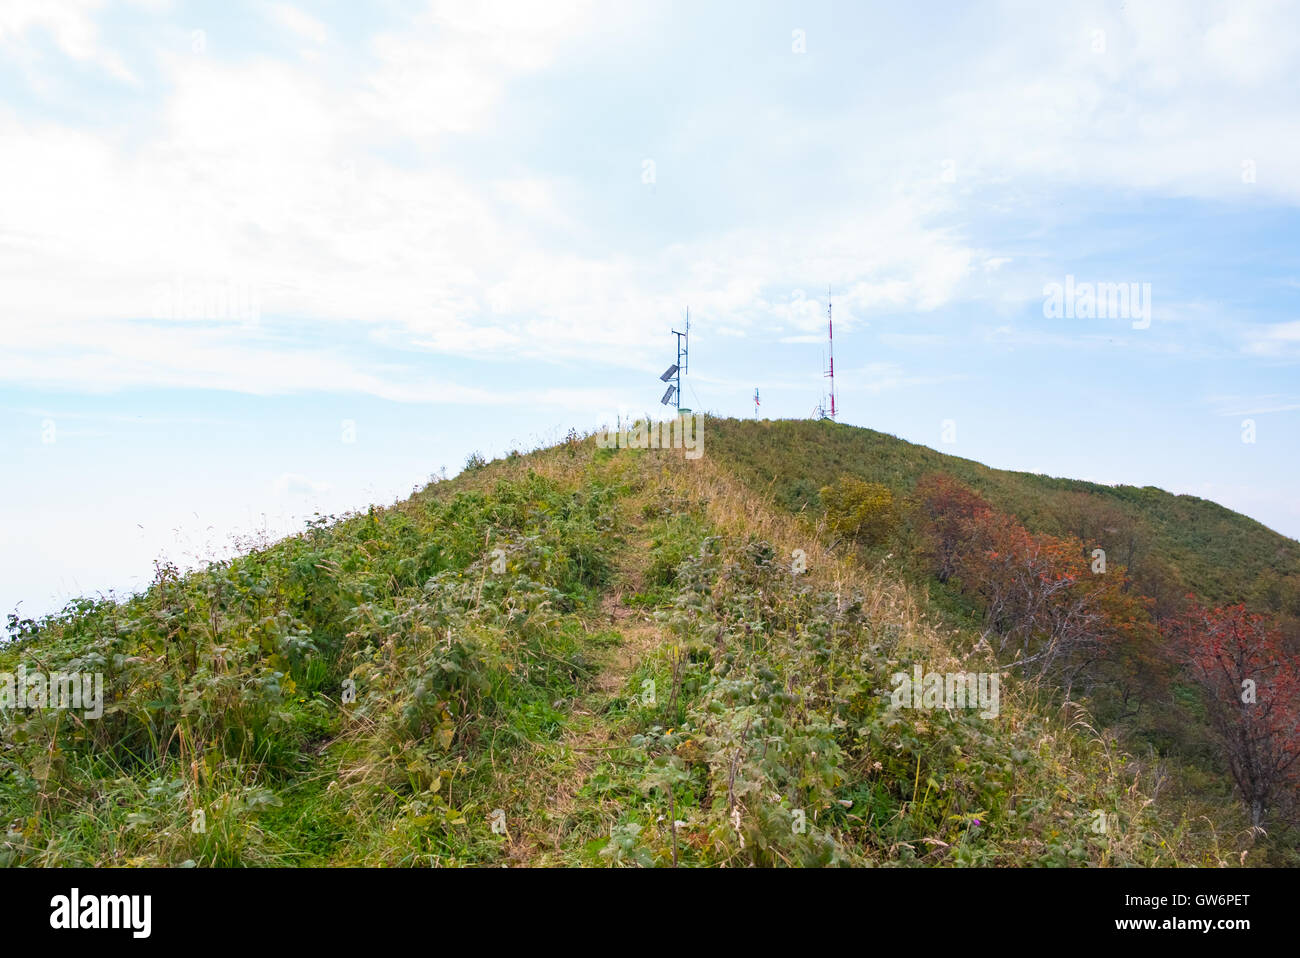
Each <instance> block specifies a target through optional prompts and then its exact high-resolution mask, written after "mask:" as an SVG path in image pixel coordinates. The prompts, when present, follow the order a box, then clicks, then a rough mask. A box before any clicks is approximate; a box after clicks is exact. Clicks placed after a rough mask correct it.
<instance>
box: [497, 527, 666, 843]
mask: <svg viewBox="0 0 1300 958" xmlns="http://www.w3.org/2000/svg"><path fill="white" fill-rule="evenodd" d="M641 535H642V533H641V531H640V530H634V535H633V542H631V543H628V544H627V545H625V546H624V548H623V549H621V550H620V551H619V553H618V554H617V555H616V557H615V574H614V577H613V581H612V583H611V585H610V588H609V591H608V592H607V593H606V594H605V596H604V598H603V599H602V601H601V604H600V608H599V612H598V613H597V614H596V615H595V616H593V620H592V622H591V624H590V628H589V634H590V636H591V638H592V641H593V653H592V658H593V660H594V661H595V662H596V663H597V665H598V667H599V671H598V672H597V673H596V676H595V678H594V679H593V681H592V682H591V683H590V684H589V685H588V686H587V687H586V689H585V691H584V692H583V693H582V694H580V695H579V696H578V697H577V698H576V699H575V700H574V702H573V704H572V708H571V709H570V712H569V721H568V723H567V724H566V727H565V730H564V732H563V734H562V735H561V736H560V737H559V738H558V739H557V740H555V741H554V742H550V743H547V744H546V745H544V746H541V747H539V750H538V753H537V754H536V756H535V758H534V760H533V762H532V766H533V769H534V771H533V772H532V773H531V776H530V777H533V778H535V779H537V780H538V781H537V782H536V783H535V784H536V785H538V786H540V788H538V789H537V792H536V793H538V794H540V795H541V796H542V797H541V800H540V808H538V809H537V810H536V812H534V813H532V814H530V815H528V816H527V820H528V831H527V834H521V835H519V836H515V837H514V840H513V841H512V842H511V844H510V846H509V857H510V863H511V864H513V865H518V866H545V865H561V864H563V865H575V864H583V863H586V864H591V863H592V856H591V853H590V851H589V849H588V845H589V844H591V843H593V842H596V841H597V840H599V841H600V842H602V843H603V841H604V840H605V839H606V838H608V836H609V829H610V826H611V825H613V824H614V823H615V822H616V821H617V819H618V817H619V806H618V803H616V802H614V801H611V800H609V799H597V800H595V801H593V796H591V795H586V796H584V795H583V791H584V789H585V788H586V787H587V785H588V783H589V781H590V780H591V778H592V776H593V774H595V773H596V772H597V771H598V770H599V769H601V767H602V766H607V765H609V764H610V763H614V762H617V761H618V757H619V755H618V753H619V751H620V750H621V746H622V745H623V743H624V742H625V741H626V739H627V737H628V735H629V734H630V732H628V731H627V727H628V726H630V724H631V723H630V722H629V721H628V720H627V716H626V713H625V712H624V711H623V709H622V707H621V706H622V705H623V704H625V703H626V695H627V694H628V689H627V685H628V681H629V677H630V676H631V675H632V673H633V672H634V671H635V670H636V669H637V667H638V666H639V665H640V664H641V663H642V662H643V661H645V660H646V659H647V658H648V657H650V656H652V655H653V654H654V653H655V651H656V650H657V649H658V647H659V645H660V643H661V641H662V636H661V633H660V630H659V628H658V626H657V625H656V624H655V623H654V622H653V621H652V619H651V617H650V614H649V613H648V612H647V611H645V610H642V609H636V608H633V607H632V606H631V605H629V604H628V599H629V598H630V597H631V596H633V595H635V594H637V593H638V592H640V591H641V589H642V588H643V575H644V570H645V566H646V564H647V562H648V560H649V551H650V542H649V541H648V540H643V539H642V538H641ZM532 791H533V789H531V788H530V792H532ZM580 796H581V797H582V798H581V801H580V800H579V799H580Z"/></svg>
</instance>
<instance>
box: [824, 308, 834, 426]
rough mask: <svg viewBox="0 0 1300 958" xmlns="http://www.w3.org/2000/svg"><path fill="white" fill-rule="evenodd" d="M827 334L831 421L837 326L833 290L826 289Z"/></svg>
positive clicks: (827, 375)
mask: <svg viewBox="0 0 1300 958" xmlns="http://www.w3.org/2000/svg"><path fill="white" fill-rule="evenodd" d="M826 334H827V336H828V337H829V340H830V345H829V349H830V352H829V353H828V356H829V359H830V366H829V368H827V370H826V377H827V378H828V379H830V381H831V419H834V418H835V326H834V324H833V323H832V321H831V288H830V287H829V286H827V287H826Z"/></svg>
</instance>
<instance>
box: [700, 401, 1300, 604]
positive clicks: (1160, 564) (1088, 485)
mask: <svg viewBox="0 0 1300 958" xmlns="http://www.w3.org/2000/svg"><path fill="white" fill-rule="evenodd" d="M709 426H710V431H709V437H708V441H709V452H710V454H711V455H712V456H714V457H716V458H720V459H722V460H724V461H725V462H726V463H727V465H728V468H730V469H732V470H733V471H734V472H735V473H736V475H737V476H738V477H739V478H741V479H742V480H743V481H745V482H746V483H748V484H750V485H752V486H753V487H754V488H756V489H762V490H766V491H769V492H770V493H771V495H772V496H773V498H774V499H775V500H776V501H777V502H778V503H781V504H782V505H784V506H786V507H787V508H790V509H792V510H796V511H798V510H800V509H804V508H815V507H816V503H817V491H818V490H819V489H820V488H821V487H823V486H826V485H828V484H830V483H831V482H833V481H834V480H836V479H838V478H839V477H840V476H842V475H853V476H858V477H860V478H862V479H865V480H868V481H871V482H879V483H882V484H884V485H886V486H889V487H890V488H892V489H894V490H895V491H896V492H899V493H907V492H910V491H911V489H912V488H913V487H914V486H915V484H916V480H917V479H918V478H919V477H920V476H922V475H924V474H926V473H928V472H943V473H947V474H949V475H951V476H954V477H956V478H958V479H960V480H962V481H963V482H965V483H967V484H968V485H970V486H971V487H973V488H975V489H976V490H978V491H979V492H980V493H982V494H983V495H984V496H985V497H986V498H988V500H989V501H990V502H991V503H992V504H993V505H994V506H995V507H997V508H998V509H1000V510H1002V511H1004V512H1007V513H1009V514H1011V515H1014V516H1017V517H1018V518H1019V519H1020V520H1021V521H1023V522H1024V523H1026V525H1028V526H1029V527H1030V528H1031V529H1033V530H1035V531H1041V532H1047V533H1051V534H1056V535H1059V534H1063V533H1067V532H1073V533H1076V534H1078V533H1080V532H1083V533H1084V535H1081V536H1080V538H1084V539H1085V540H1089V539H1091V538H1092V535H1091V534H1090V533H1095V535H1096V538H1097V541H1098V543H1099V544H1103V545H1105V546H1106V547H1107V549H1108V551H1109V552H1111V553H1112V555H1113V556H1115V557H1117V558H1118V559H1120V560H1125V559H1129V560H1131V561H1128V562H1125V563H1124V564H1125V565H1131V566H1132V567H1133V568H1132V571H1133V572H1134V573H1135V574H1141V573H1142V572H1143V571H1145V570H1144V566H1146V567H1151V566H1154V567H1155V568H1152V569H1151V571H1152V573H1153V574H1155V573H1157V572H1159V573H1162V574H1166V575H1173V576H1174V577H1175V578H1176V581H1177V585H1178V587H1180V588H1183V590H1184V591H1188V590H1190V591H1194V592H1196V593H1197V594H1198V595H1200V596H1201V597H1203V598H1204V599H1205V600H1206V601H1208V602H1212V603H1215V604H1219V603H1232V602H1249V601H1251V600H1254V599H1260V598H1261V595H1260V584H1261V582H1264V581H1266V580H1271V579H1275V580H1281V581H1282V582H1283V583H1284V585H1285V586H1286V587H1287V588H1288V589H1289V591H1288V592H1287V594H1286V597H1285V598H1284V599H1282V600H1281V602H1287V601H1289V602H1291V603H1298V602H1300V542H1297V541H1296V540H1294V539H1290V538H1287V537H1286V536H1283V535H1280V534H1279V533H1276V532H1274V531H1273V530H1271V529H1269V528H1268V527H1266V526H1264V525H1262V524H1261V523H1259V522H1256V521H1255V520H1254V519H1250V518H1248V517H1247V516H1243V515H1241V514H1240V513H1236V512H1233V511H1232V510H1230V509H1226V508H1224V507H1223V506H1221V505H1219V504H1218V503H1215V502H1211V501H1209V500H1206V499H1200V498H1197V497H1196V496H1185V495H1174V494H1172V493H1169V492H1165V491H1164V490H1162V489H1157V488H1154V487H1152V486H1145V487H1137V486H1123V485H1120V486H1105V485H1100V484H1098V483H1093V482H1084V481H1082V480H1077V479H1056V478H1051V477H1049V476H1043V475H1036V474H1033V473H1026V472H1013V471H1009V470H1004V469H992V468H990V467H988V466H985V465H982V464H981V463H978V462H974V461H972V460H969V459H962V458H960V457H958V456H951V455H946V454H944V453H940V452H937V451H935V450H933V449H930V448H928V447H926V446H918V445H915V444H913V443H910V442H907V441H905V440H902V439H898V438H895V437H894V436H890V435H887V434H885V433H880V432H876V431H875V430H872V429H863V428H859V427H854V426H845V425H841V424H837V423H832V422H829V421H821V422H813V421H808V420H778V421H762V422H755V421H752V420H736V419H719V420H712V419H711V420H709ZM1089 499H1091V500H1092V502H1091V506H1090V507H1087V506H1085V505H1084V503H1085V502H1086V501H1087V500H1089ZM1089 512H1091V513H1092V514H1091V515H1089ZM1090 518H1091V519H1093V520H1096V522H1097V528H1093V529H1089V527H1088V520H1089V519H1090ZM1103 520H1104V525H1102V521H1103ZM1106 528H1113V529H1115V530H1116V532H1115V533H1110V534H1108V533H1107V532H1106V531H1105V529H1106ZM1280 607H1281V606H1280V605H1279V606H1278V608H1280ZM1274 611H1277V608H1275V609H1274ZM1292 613H1293V614H1297V613H1300V608H1295V609H1294V610H1292Z"/></svg>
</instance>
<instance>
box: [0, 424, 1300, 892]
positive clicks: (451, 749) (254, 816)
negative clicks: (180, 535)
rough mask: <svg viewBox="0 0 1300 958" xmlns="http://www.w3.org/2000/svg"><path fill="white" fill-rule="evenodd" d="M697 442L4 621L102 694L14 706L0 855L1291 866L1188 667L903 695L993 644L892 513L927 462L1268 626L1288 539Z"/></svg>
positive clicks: (765, 433)
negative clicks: (87, 708)
mask: <svg viewBox="0 0 1300 958" xmlns="http://www.w3.org/2000/svg"><path fill="white" fill-rule="evenodd" d="M704 451H705V454H704V456H703V457H702V458H700V459H698V460H694V461H690V460H687V459H685V458H684V457H683V456H682V454H681V452H680V451H677V450H636V449H621V450H612V449H598V448H596V445H595V443H594V442H593V440H592V439H591V438H577V437H572V438H571V439H570V440H569V441H567V442H565V443H562V444H560V445H558V446H556V447H553V448H549V449H543V450H538V451H536V452H533V453H529V454H526V455H519V454H512V455H511V456H509V457H507V458H505V459H502V460H498V461H495V462H492V463H488V464H486V465H479V464H478V463H477V462H475V463H474V467H473V468H471V469H468V470H467V471H466V472H464V473H462V474H461V475H460V476H458V477H457V478H455V479H453V480H450V481H443V482H436V483H433V484H431V485H429V486H428V487H426V488H425V489H423V490H422V491H420V492H418V493H416V494H415V495H413V496H412V497H411V498H409V499H407V500H405V501H403V502H398V503H396V504H394V505H392V506H389V507H384V508H378V507H376V508H371V509H369V510H368V511H366V512H364V513H359V514H354V515H348V516H344V517H328V518H323V519H321V520H320V521H319V522H316V523H313V524H312V525H311V527H310V528H308V529H307V530H305V531H304V532H303V533H301V534H300V535H297V536H294V537H291V538H288V539H285V540H283V541H281V542H278V543H276V544H274V545H272V546H270V547H268V548H265V549H262V550H259V551H256V552H253V553H251V554H248V555H245V556H241V557H239V558H237V559H234V560H232V561H229V562H219V563H214V564H213V565H211V566H209V567H208V568H206V569H204V570H201V571H197V572H193V573H188V574H180V573H178V572H177V571H176V570H174V569H171V568H167V567H160V568H159V569H158V571H157V575H156V578H155V581H154V584H153V585H152V586H151V587H150V588H149V589H148V590H147V591H145V592H144V593H142V594H141V595H138V596H135V597H131V598H128V599H126V600H123V601H111V600H106V599H83V600H79V601H77V602H74V603H71V604H70V605H69V606H68V607H67V609H65V610H64V612H63V613H61V614H59V615H55V616H50V617H48V618H46V619H44V620H42V621H39V622H31V621H19V620H16V619H11V623H10V635H11V639H10V641H9V642H8V643H7V644H6V645H4V646H3V647H0V671H8V672H13V671H15V670H16V669H17V668H18V666H19V665H20V664H22V665H25V666H26V668H27V669H29V670H37V669H39V670H41V671H43V672H46V673H50V672H55V671H59V670H63V671H70V670H81V671H89V672H101V673H103V675H104V680H105V710H104V715H103V717H102V718H99V719H95V720H88V719H84V718H83V717H82V715H81V713H80V712H73V711H55V710H49V709H47V710H43V711H26V712H11V713H9V714H6V715H5V716H4V717H3V718H0V806H3V807H4V808H5V809H7V810H8V812H7V814H8V816H9V821H8V822H6V825H7V833H6V835H5V836H4V837H3V839H0V863H2V864H9V865H135V864H145V865H186V864H196V865H200V866H211V865H218V866H222V865H224V866H229V865H271V866H297V865H408V866H430V865H442V866H454V865H489V864H491V865H497V864H518V865H589V866H614V865H639V866H651V865H658V866H664V865H673V864H674V863H676V864H679V865H683V866H697V865H727V866H732V867H738V866H746V865H866V864H873V865H1002V866H1008V865H1196V866H1218V865H1237V864H1240V863H1243V862H1244V863H1255V864H1268V863H1281V862H1283V861H1285V860H1286V858H1285V855H1286V852H1285V848H1282V849H1281V850H1279V840H1280V839H1279V837H1278V836H1279V835H1282V834H1285V833H1284V832H1279V831H1277V830H1274V831H1273V832H1271V833H1270V836H1269V837H1268V838H1267V839H1265V838H1261V837H1260V836H1259V835H1257V834H1252V833H1251V831H1250V829H1249V824H1250V822H1249V820H1248V818H1247V816H1246V814H1245V812H1244V811H1243V809H1242V806H1241V803H1240V802H1239V801H1238V800H1237V799H1236V798H1235V797H1234V796H1233V793H1232V786H1231V782H1230V780H1229V779H1228V777H1227V776H1226V775H1225V772H1224V770H1223V768H1222V766H1221V763H1218V762H1217V759H1216V758H1215V756H1214V753H1213V751H1212V750H1211V749H1210V747H1209V745H1208V740H1207V739H1206V736H1205V735H1202V734H1199V733H1195V734H1193V733H1185V734H1184V733H1179V732H1178V731H1177V730H1176V729H1171V728H1168V727H1165V726H1166V725H1168V719H1167V717H1166V719H1165V722H1164V724H1162V722H1161V721H1160V720H1159V715H1160V714H1165V712H1164V709H1165V705H1166V704H1168V708H1169V709H1181V710H1182V711H1181V712H1177V713H1176V714H1177V715H1178V716H1179V719H1178V720H1179V722H1181V723H1182V724H1183V725H1184V726H1186V727H1187V728H1191V729H1193V730H1195V729H1197V728H1199V727H1200V726H1199V725H1198V723H1201V724H1203V723H1204V716H1203V714H1202V713H1200V712H1198V710H1197V705H1196V702H1195V700H1194V696H1192V695H1191V693H1190V691H1189V690H1188V689H1187V688H1185V687H1183V686H1182V685H1180V684H1179V683H1178V682H1176V681H1175V682H1173V683H1172V685H1171V686H1170V687H1169V688H1164V687H1163V686H1162V688H1161V691H1160V696H1162V697H1161V698H1160V699H1159V701H1158V702H1156V703H1155V704H1154V705H1149V706H1148V708H1147V712H1148V713H1149V712H1156V713H1158V714H1157V716H1156V718H1154V719H1147V718H1146V717H1145V715H1143V716H1141V717H1139V718H1138V719H1137V720H1133V719H1131V718H1125V717H1124V714H1123V712H1122V711H1121V710H1118V709H1117V708H1116V707H1115V706H1114V703H1113V702H1111V701H1110V700H1109V699H1106V698H1105V697H1104V696H1101V697H1098V698H1097V700H1096V701H1094V700H1093V698H1092V697H1090V696H1089V695H1086V694H1083V695H1081V694H1076V695H1074V696H1073V698H1072V700H1070V701H1068V702H1067V701H1065V700H1064V699H1063V697H1062V695H1061V694H1060V692H1059V690H1058V689H1057V688H1056V687H1055V686H1053V685H1052V683H1051V682H1046V681H1031V680H1030V679H1029V677H1028V676H1021V675H1019V674H1017V673H1015V672H1014V671H1010V672H1006V673H1005V678H1004V681H1003V682H1002V686H1001V700H1000V708H999V710H998V714H997V715H996V716H993V717H984V716H982V715H981V714H980V712H979V711H978V710H975V709H960V708H959V709H951V710H949V709H943V708H938V709H911V708H904V709H899V708H893V707H891V702H890V698H889V691H890V689H891V676H892V675H893V674H894V673H897V672H908V673H910V672H911V671H912V669H913V666H917V665H919V666H923V667H924V669H925V670H926V671H939V672H954V671H972V672H988V671H991V670H993V669H994V668H996V667H999V666H1001V665H1003V664H1004V662H1003V660H1002V659H1001V658H999V657H998V656H996V655H995V654H994V653H993V650H992V649H990V648H989V645H988V643H987V642H984V643H981V642H980V641H979V637H980V634H981V622H980V621H979V617H978V609H977V608H976V606H975V605H974V604H973V602H972V600H971V598H970V597H969V595H965V594H962V593H960V592H959V591H958V590H957V589H956V588H955V586H954V584H953V582H949V583H946V584H940V583H939V582H937V581H936V580H934V579H933V578H932V577H930V576H929V575H928V573H927V572H926V571H925V569H924V568H923V565H922V564H921V563H920V562H919V560H918V559H917V557H916V556H917V551H916V549H915V548H914V546H915V542H914V538H913V537H914V533H913V532H912V531H909V530H910V526H909V523H908V520H907V519H906V512H905V510H903V509H902V503H903V502H904V500H905V499H906V497H907V496H908V495H909V493H910V492H911V490H912V489H913V488H914V487H915V485H916V483H917V480H918V478H919V477H920V476H922V475H924V474H926V473H930V472H936V471H938V472H946V473H947V474H949V475H951V476H953V477H955V478H956V479H960V480H962V481H963V482H965V483H967V484H969V485H970V486H971V487H972V488H974V489H976V490H978V491H979V492H980V493H982V494H983V495H984V496H985V497H987V499H988V500H989V502H991V503H992V504H993V505H994V506H996V507H997V508H998V509H1000V510H1003V511H1006V512H1008V513H1011V514H1013V515H1016V516H1018V517H1020V519H1021V521H1023V522H1024V523H1026V525H1028V526H1029V527H1030V528H1031V529H1034V530H1036V531H1037V530H1042V531H1045V532H1050V533H1053V534H1057V533H1062V534H1063V533H1066V532H1069V531H1071V529H1073V528H1074V527H1075V526H1077V525H1078V524H1080V523H1082V524H1084V527H1085V531H1086V530H1087V528H1088V524H1090V523H1091V524H1093V525H1096V524H1098V523H1100V524H1101V528H1103V529H1118V530H1122V534H1123V535H1124V536H1126V537H1127V538H1126V539H1125V542H1130V541H1131V545H1117V546H1116V547H1115V551H1116V553H1119V552H1124V553H1125V556H1124V558H1126V559H1127V560H1128V561H1127V562H1126V563H1125V566H1126V567H1130V568H1131V569H1132V570H1133V576H1134V581H1136V582H1143V581H1145V582H1147V583H1150V584H1151V588H1153V589H1154V588H1156V586H1157V585H1159V586H1160V587H1161V588H1164V587H1165V586H1168V588H1169V589H1170V590H1172V591H1171V593H1170V595H1171V596H1172V595H1173V594H1174V593H1177V592H1178V591H1179V590H1181V589H1184V588H1186V589H1190V590H1191V591H1193V592H1196V593H1197V594H1198V595H1201V596H1203V597H1204V598H1205V599H1206V601H1211V602H1216V603H1219V602H1235V601H1239V600H1240V601H1246V600H1249V601H1251V602H1254V603H1257V604H1259V603H1262V604H1263V605H1262V606H1261V607H1263V606H1268V605H1269V604H1270V603H1272V604H1274V605H1276V606H1277V609H1276V611H1277V612H1278V614H1280V615H1283V616H1285V615H1287V614H1288V613H1287V611H1286V610H1287V608H1288V603H1289V602H1290V601H1291V599H1292V593H1291V592H1290V591H1288V590H1289V589H1291V588H1292V585H1293V583H1294V581H1295V578H1296V576H1297V574H1298V571H1300V546H1297V544H1296V543H1295V542H1294V541H1292V540H1289V539H1285V538H1284V537H1281V536H1278V535H1276V534H1274V533H1272V532H1270V531H1269V530H1267V529H1265V528H1264V527H1262V526H1260V525H1259V524H1258V523H1254V522H1252V521H1251V520H1249V519H1246V518H1245V517H1242V516H1239V515H1236V514H1234V513H1231V512H1230V511H1228V510H1225V509H1223V508H1221V507H1219V506H1216V505H1214V504H1213V503H1209V502H1204V501H1202V500H1197V499H1191V498H1189V497H1175V496H1171V495H1168V494H1166V493H1162V492H1160V491H1159V490H1153V489H1131V488H1127V487H1117V488H1110V487H1099V486H1092V485H1090V484H1087V483H1077V482H1071V481H1067V480H1055V479H1048V478H1045V477H1042V476H1029V475H1024V474H1019V473H1011V472H1002V471H998V470H992V469H988V468H986V467H984V466H981V465H979V464H977V463H973V462H969V461H966V460H960V459H955V458H953V457H948V456H942V455H940V454H939V453H936V452H934V451H932V450H929V449H925V448H923V447H919V446H914V445H911V444H909V443H905V442H902V441H900V440H897V439H893V438H892V437H888V436H884V435H881V434H879V433H875V432H872V431H870V430H862V429H854V428H851V427H846V426H840V425H836V424H832V423H813V422H760V423H751V422H742V421H735V420H714V419H709V420H708V421H707V422H706V424H705V426H704ZM844 476H856V477H859V478H861V479H865V480H868V481H870V482H875V483H880V484H882V485H884V486H886V487H887V488H889V489H890V490H892V491H893V492H894V493H895V494H896V497H897V500H898V503H899V510H898V512H897V515H898V516H899V517H901V518H899V519H898V521H897V522H896V523H895V525H894V527H893V528H892V531H891V532H890V533H889V536H888V537H887V538H885V539H881V540H879V541H876V542H873V543H858V542H850V541H848V540H847V539H846V538H845V537H844V536H843V535H839V534H836V533H835V532H834V531H833V530H832V529H831V527H830V526H829V525H828V523H827V521H826V515H825V508H824V504H823V502H822V498H821V489H822V488H823V487H826V486H828V485H830V484H832V483H834V482H836V481H839V480H841V479H842V478H843V477H844ZM1081 497H1082V498H1081ZM1107 534H1108V535H1110V533H1107ZM1115 535H1120V533H1115ZM1080 538H1081V539H1082V538H1086V537H1083V536H1081V537H1080ZM796 550H802V551H801V552H799V553H798V555H799V556H800V558H799V559H798V560H797V562H798V563H799V564H800V566H801V567H804V566H806V571H804V572H802V574H796V571H795V566H794V565H792V556H795V555H796ZM1115 561H1116V562H1117V563H1118V562H1119V561H1120V559H1119V558H1117V559H1116V560H1115ZM1143 576H1145V577H1146V578H1145V579H1143ZM1162 583H1163V585H1161V584H1162ZM1168 601H1170V602H1172V601H1174V599H1173V598H1169V599H1168ZM1154 614H1157V613H1154V612H1153V615H1154ZM1112 713H1113V715H1112ZM1169 714H1175V713H1169ZM1099 814H1100V816H1101V817H1099ZM1099 822H1100V823H1104V824H1102V825H1101V826H1100V827H1099Z"/></svg>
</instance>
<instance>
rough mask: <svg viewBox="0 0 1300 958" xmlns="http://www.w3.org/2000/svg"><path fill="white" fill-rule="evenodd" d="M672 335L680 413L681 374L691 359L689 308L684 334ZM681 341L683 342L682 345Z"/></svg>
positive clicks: (688, 309)
mask: <svg viewBox="0 0 1300 958" xmlns="http://www.w3.org/2000/svg"><path fill="white" fill-rule="evenodd" d="M673 335H674V336H676V337H677V409H678V411H679V412H680V411H681V408H682V373H684V372H686V371H687V369H686V364H687V363H689V362H690V359H691V308H690V307H689V306H687V307H686V332H684V333H679V332H678V331H677V330H675V329H674V330H673ZM683 340H685V342H684V343H683Z"/></svg>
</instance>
